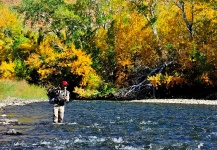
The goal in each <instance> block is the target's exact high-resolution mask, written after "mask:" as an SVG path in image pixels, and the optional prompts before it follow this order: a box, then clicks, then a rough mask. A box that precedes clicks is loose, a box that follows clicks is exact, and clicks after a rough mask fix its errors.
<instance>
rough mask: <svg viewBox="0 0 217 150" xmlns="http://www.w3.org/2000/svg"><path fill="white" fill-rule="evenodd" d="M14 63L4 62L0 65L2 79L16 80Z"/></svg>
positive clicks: (0, 77)
mask: <svg viewBox="0 0 217 150" xmlns="http://www.w3.org/2000/svg"><path fill="white" fill-rule="evenodd" d="M14 67H15V65H14V63H13V62H11V61H10V62H9V63H7V62H5V61H3V62H2V63H1V65H0V79H14V78H15V77H16V74H15V70H14Z"/></svg>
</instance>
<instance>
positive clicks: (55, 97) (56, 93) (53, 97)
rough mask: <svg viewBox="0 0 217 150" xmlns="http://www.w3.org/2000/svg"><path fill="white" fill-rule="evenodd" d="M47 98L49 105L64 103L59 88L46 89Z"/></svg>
mask: <svg viewBox="0 0 217 150" xmlns="http://www.w3.org/2000/svg"><path fill="white" fill-rule="evenodd" d="M47 96H48V97H49V103H50V104H61V103H64V97H63V95H62V94H61V91H60V88H59V87H57V88H50V89H48V92H47Z"/></svg>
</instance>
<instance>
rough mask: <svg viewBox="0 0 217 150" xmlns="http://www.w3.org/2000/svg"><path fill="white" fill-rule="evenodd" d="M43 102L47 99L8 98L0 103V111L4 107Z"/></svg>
mask: <svg viewBox="0 0 217 150" xmlns="http://www.w3.org/2000/svg"><path fill="white" fill-rule="evenodd" d="M43 101H48V100H47V99H31V100H24V99H19V98H13V97H8V98H7V99H5V100H3V101H0V109H2V108H3V107H6V106H15V105H26V104H30V103H35V102H43Z"/></svg>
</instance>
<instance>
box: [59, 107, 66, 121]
mask: <svg viewBox="0 0 217 150" xmlns="http://www.w3.org/2000/svg"><path fill="white" fill-rule="evenodd" d="M64 110H65V107H64V106H60V107H59V118H58V122H59V123H62V122H63V118H64Z"/></svg>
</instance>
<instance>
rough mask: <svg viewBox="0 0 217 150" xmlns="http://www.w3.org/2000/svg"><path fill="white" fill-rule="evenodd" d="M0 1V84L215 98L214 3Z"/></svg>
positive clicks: (94, 94)
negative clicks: (11, 82)
mask: <svg viewBox="0 0 217 150" xmlns="http://www.w3.org/2000/svg"><path fill="white" fill-rule="evenodd" d="M0 2H2V4H1V5H0V20H1V22H0V53H1V56H0V78H1V79H17V80H19V79H25V80H27V81H28V82H29V83H34V84H38V85H40V86H43V87H46V88H48V87H51V86H55V85H57V84H58V83H59V82H60V81H61V80H63V79H64V80H67V81H68V82H69V85H70V86H69V89H70V91H71V92H72V95H73V97H76V98H117V99H135V98H137V99H141V98H150V97H157V98H165V97H166V98H171V97H186V98H193V97H196V98H208V99H215V98H216V96H215V90H217V88H216V87H217V82H216V81H217V80H216V79H217V43H216V41H217V2H216V1H215V0H185V1H183V0H106V1H105V0H79V1H76V0H34V1H33V0H23V1H22V2H20V1H13V2H16V5H13V3H12V4H9V3H8V1H6V0H1V1H0ZM3 3H4V4H7V5H4V4H3ZM113 96H114V97H113Z"/></svg>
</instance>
